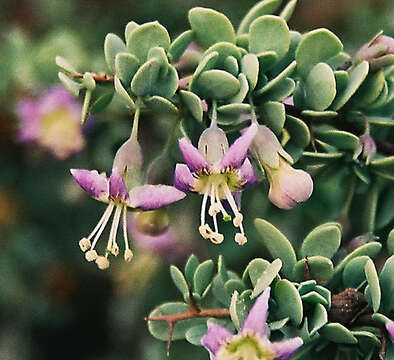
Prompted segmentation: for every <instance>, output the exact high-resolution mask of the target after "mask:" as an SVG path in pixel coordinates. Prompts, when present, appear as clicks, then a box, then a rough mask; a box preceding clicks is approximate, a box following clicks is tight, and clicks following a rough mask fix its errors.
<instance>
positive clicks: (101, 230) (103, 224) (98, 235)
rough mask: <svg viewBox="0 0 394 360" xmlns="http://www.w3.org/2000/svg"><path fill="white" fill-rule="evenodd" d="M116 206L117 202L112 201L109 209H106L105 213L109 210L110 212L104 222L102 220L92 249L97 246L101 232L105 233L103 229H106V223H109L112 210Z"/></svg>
mask: <svg viewBox="0 0 394 360" xmlns="http://www.w3.org/2000/svg"><path fill="white" fill-rule="evenodd" d="M114 206H115V204H114V203H113V202H111V203H110V204H109V205H108V207H107V210H106V211H105V213H106V212H107V211H108V214H106V216H105V218H104V220H103V222H102V224H101V227H100V229H99V230H98V232H97V234H96V236H95V237H94V240H93V244H92V247H91V250H93V249H94V247H95V246H96V244H97V241H98V239H99V238H100V236H101V234H102V233H103V231H104V229H105V227H106V225H107V223H108V220H109V218H110V217H111V214H112V210H113V209H114ZM105 213H104V214H105Z"/></svg>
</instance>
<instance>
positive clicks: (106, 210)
mask: <svg viewBox="0 0 394 360" xmlns="http://www.w3.org/2000/svg"><path fill="white" fill-rule="evenodd" d="M109 210H110V205H108V206H107V208H106V209H105V211H104V214H103V215H102V216H101V218H100V220H99V222H98V223H97V225H96V226H95V228H94V229H93V231H92V232H91V233H90V235H89V236H88V237H87V239H88V240H90V239H91V238H92V237H93V236H94V234H96V232H97V231H98V229H99V228H100V226H101V224H102V223H103V221H104V219H105V218H106V216H107V213H108V211H109Z"/></svg>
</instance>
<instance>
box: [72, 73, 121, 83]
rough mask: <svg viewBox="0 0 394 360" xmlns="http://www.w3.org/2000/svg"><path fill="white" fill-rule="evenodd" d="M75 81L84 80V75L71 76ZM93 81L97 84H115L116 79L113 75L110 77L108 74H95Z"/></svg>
mask: <svg viewBox="0 0 394 360" xmlns="http://www.w3.org/2000/svg"><path fill="white" fill-rule="evenodd" d="M70 76H71V77H72V78H73V79H82V78H83V74H81V73H75V74H71V75H70ZM93 79H94V81H96V82H101V83H113V82H114V77H113V76H111V75H108V74H106V73H101V74H93Z"/></svg>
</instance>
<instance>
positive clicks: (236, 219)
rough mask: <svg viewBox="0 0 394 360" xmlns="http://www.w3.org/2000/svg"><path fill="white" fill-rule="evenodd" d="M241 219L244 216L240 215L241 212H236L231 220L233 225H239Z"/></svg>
mask: <svg viewBox="0 0 394 360" xmlns="http://www.w3.org/2000/svg"><path fill="white" fill-rule="evenodd" d="M243 219H244V217H243V216H242V214H241V213H237V214H236V215H235V218H234V220H233V224H234V226H235V227H240V226H241V224H242V221H243Z"/></svg>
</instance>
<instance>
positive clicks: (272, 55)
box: [257, 51, 278, 76]
mask: <svg viewBox="0 0 394 360" xmlns="http://www.w3.org/2000/svg"><path fill="white" fill-rule="evenodd" d="M257 59H258V60H259V73H260V74H261V76H262V75H263V74H264V73H266V72H267V71H268V70H270V69H271V68H272V67H273V66H274V65H275V63H276V62H277V60H278V55H277V54H276V52H275V51H263V52H261V53H258V54H257Z"/></svg>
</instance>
